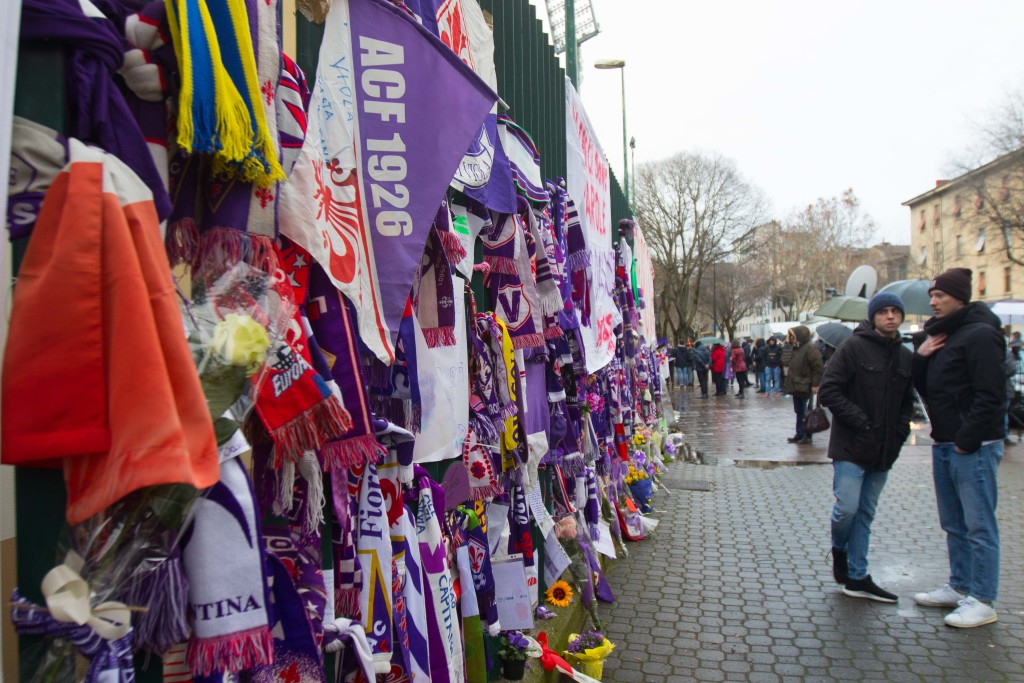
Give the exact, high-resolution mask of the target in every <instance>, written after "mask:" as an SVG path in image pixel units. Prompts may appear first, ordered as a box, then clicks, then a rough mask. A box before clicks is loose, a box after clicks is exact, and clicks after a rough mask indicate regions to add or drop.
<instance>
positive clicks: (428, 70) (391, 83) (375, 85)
mask: <svg viewBox="0 0 1024 683" xmlns="http://www.w3.org/2000/svg"><path fill="white" fill-rule="evenodd" d="M349 8H350V17H351V24H350V25H351V31H352V55H353V58H354V65H355V79H354V82H355V84H357V85H358V86H359V87H358V95H357V97H356V99H357V102H358V105H357V120H358V128H357V131H358V138H357V139H358V141H359V143H358V144H359V147H358V153H357V158H358V163H359V174H358V175H359V179H360V182H361V190H362V191H361V193H360V194H361V196H362V198H363V207H364V208H365V213H364V222H365V224H366V225H367V226H368V230H367V234H370V235H372V236H373V237H372V240H367V247H368V252H369V253H368V254H367V256H368V259H369V261H370V262H371V263H373V264H376V263H377V261H376V259H377V258H378V255H379V258H381V259H382V261H381V263H382V264H386V267H383V268H375V270H376V275H377V282H378V286H379V291H380V299H381V304H380V306H379V307H378V308H379V309H380V311H381V312H382V313H383V326H384V327H385V328H386V329H387V330H388V331H390V332H391V339H390V340H388V341H389V342H391V343H393V342H394V338H395V333H396V332H397V331H398V323H399V321H400V320H401V318H402V312H403V310H404V309H405V302H406V297H407V295H408V293H409V288H410V286H411V285H412V280H413V276H414V274H415V272H416V267H417V265H418V264H419V260H420V256H421V255H422V253H423V246H424V244H425V242H426V236H427V231H428V230H429V229H430V225H431V222H432V221H433V219H434V216H435V215H436V213H437V207H438V205H439V204H440V203H441V200H443V199H444V196H445V191H446V190H447V188H448V183H449V182H450V181H451V179H452V176H454V174H455V169H456V167H457V166H458V164H459V162H460V161H461V160H462V157H463V155H464V154H465V151H466V149H467V148H468V147H469V145H470V143H471V142H472V141H473V140H474V138H475V137H476V135H477V133H478V131H479V130H480V126H481V125H482V124H483V122H484V118H485V117H486V116H487V113H488V111H490V108H491V106H492V105H493V104H494V102H495V101H496V96H495V95H494V93H493V92H491V90H490V88H489V87H487V85H486V84H485V83H484V82H483V81H482V80H481V79H480V78H479V77H477V75H476V74H474V73H473V71H472V70H471V69H470V68H469V67H467V66H466V65H465V64H463V63H462V62H461V61H460V60H459V58H458V57H457V56H456V55H455V54H454V53H453V52H452V51H451V50H449V49H448V48H447V47H446V46H445V45H444V44H443V43H442V42H441V41H440V40H438V39H437V38H436V37H434V36H433V35H431V34H430V33H429V32H428V31H427V30H426V29H424V28H423V27H422V26H420V25H419V24H417V23H415V22H413V21H412V20H411V19H410V18H409V17H408V16H407V15H405V14H403V13H402V12H401V11H399V10H398V9H397V8H395V7H394V6H393V5H391V4H388V3H383V2H378V0H350V2H349Z"/></svg>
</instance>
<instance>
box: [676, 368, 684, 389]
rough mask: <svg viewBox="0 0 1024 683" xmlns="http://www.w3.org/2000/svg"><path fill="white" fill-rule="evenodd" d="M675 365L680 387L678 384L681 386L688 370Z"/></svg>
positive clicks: (677, 381) (677, 382)
mask: <svg viewBox="0 0 1024 683" xmlns="http://www.w3.org/2000/svg"><path fill="white" fill-rule="evenodd" d="M675 367H676V386H677V387H678V386H680V385H681V384H682V383H683V377H685V376H686V375H685V374H684V373H685V372H686V368H681V367H679V366H678V365H677V366H675Z"/></svg>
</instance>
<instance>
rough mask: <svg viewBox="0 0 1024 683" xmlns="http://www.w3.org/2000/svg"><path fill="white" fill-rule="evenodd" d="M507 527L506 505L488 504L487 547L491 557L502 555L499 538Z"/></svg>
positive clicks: (503, 550) (503, 551)
mask: <svg viewBox="0 0 1024 683" xmlns="http://www.w3.org/2000/svg"><path fill="white" fill-rule="evenodd" d="M507 526H508V505H504V504H502V503H489V504H488V505H487V546H488V548H489V549H490V551H491V557H494V556H495V555H504V554H505V548H501V552H498V550H499V546H500V545H501V537H502V535H504V533H505V527H507Z"/></svg>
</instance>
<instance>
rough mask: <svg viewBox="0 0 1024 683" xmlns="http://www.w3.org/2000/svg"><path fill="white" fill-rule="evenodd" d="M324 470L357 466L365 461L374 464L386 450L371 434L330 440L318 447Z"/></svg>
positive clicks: (385, 453) (382, 456)
mask: <svg viewBox="0 0 1024 683" xmlns="http://www.w3.org/2000/svg"><path fill="white" fill-rule="evenodd" d="M320 455H321V456H322V457H323V459H324V471H326V472H329V471H331V470H337V469H347V468H349V467H357V466H359V465H365V464H366V463H373V464H374V465H376V464H377V463H379V462H380V461H381V460H383V459H384V457H385V456H386V455H387V450H386V449H385V448H384V446H382V445H381V444H380V443H379V442H378V441H377V439H376V438H374V436H373V435H372V434H364V435H363V436H355V437H352V438H349V439H343V440H341V441H332V442H330V443H328V444H325V445H324V446H323V448H321V449H320Z"/></svg>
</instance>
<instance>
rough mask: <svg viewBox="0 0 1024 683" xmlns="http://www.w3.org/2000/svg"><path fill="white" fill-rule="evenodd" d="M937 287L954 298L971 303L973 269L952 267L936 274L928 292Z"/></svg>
mask: <svg viewBox="0 0 1024 683" xmlns="http://www.w3.org/2000/svg"><path fill="white" fill-rule="evenodd" d="M936 289H937V290H939V291H941V292H945V293H946V294H949V295H950V296H951V297H953V298H956V299H960V301H963V302H964V303H965V304H966V303H970V301H971V269H970V268H950V269H949V270H947V271H946V272H944V273H942V274H941V275H936V276H935V279H934V280H932V286H931V287H929V288H928V293H929V294H931V293H932V292H933V291H934V290H936Z"/></svg>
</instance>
